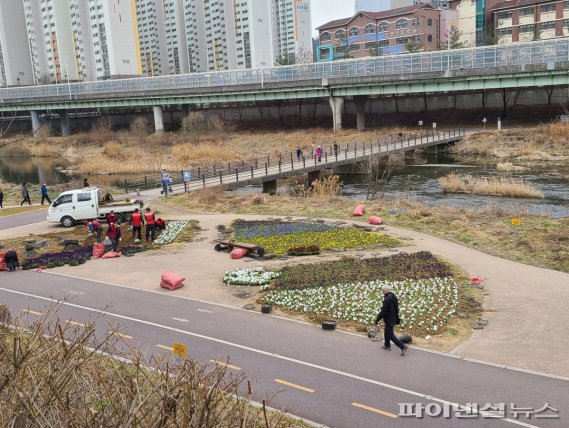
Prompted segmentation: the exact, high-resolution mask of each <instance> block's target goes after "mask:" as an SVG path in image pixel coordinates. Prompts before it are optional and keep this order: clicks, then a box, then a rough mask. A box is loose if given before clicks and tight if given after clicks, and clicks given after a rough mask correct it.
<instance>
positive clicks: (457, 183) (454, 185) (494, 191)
mask: <svg viewBox="0 0 569 428" xmlns="http://www.w3.org/2000/svg"><path fill="white" fill-rule="evenodd" d="M439 184H440V186H441V187H442V189H443V192H447V193H470V194H474V195H492V196H508V197H523V198H543V193H542V192H541V191H540V190H539V189H537V188H535V187H533V186H531V185H530V184H527V183H526V182H525V181H523V180H519V179H515V178H504V177H474V176H472V175H469V174H465V175H459V174H455V173H450V174H448V175H446V176H444V177H440V178H439Z"/></svg>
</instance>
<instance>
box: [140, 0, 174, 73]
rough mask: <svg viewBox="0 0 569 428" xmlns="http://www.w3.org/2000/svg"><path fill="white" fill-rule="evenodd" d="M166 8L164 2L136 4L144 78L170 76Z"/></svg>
mask: <svg viewBox="0 0 569 428" xmlns="http://www.w3.org/2000/svg"><path fill="white" fill-rule="evenodd" d="M165 8H166V2H165V1H164V0H138V1H137V2H136V15H137V26H138V38H139V40H140V61H141V66H142V74H143V75H144V76H160V75H163V74H169V70H168V57H167V53H166V16H165Z"/></svg>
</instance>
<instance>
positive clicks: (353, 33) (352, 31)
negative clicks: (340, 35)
mask: <svg viewBox="0 0 569 428" xmlns="http://www.w3.org/2000/svg"><path fill="white" fill-rule="evenodd" d="M348 34H349V35H350V37H354V36H357V35H358V34H360V29H359V28H358V27H352V28H350V31H349V33H348Z"/></svg>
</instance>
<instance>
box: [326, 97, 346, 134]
mask: <svg viewBox="0 0 569 428" xmlns="http://www.w3.org/2000/svg"><path fill="white" fill-rule="evenodd" d="M328 101H329V102H330V107H331V108H332V123H333V124H334V132H336V131H340V130H341V129H342V108H343V107H344V98H343V97H330V99H329V100H328Z"/></svg>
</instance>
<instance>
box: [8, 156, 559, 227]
mask: <svg viewBox="0 0 569 428" xmlns="http://www.w3.org/2000/svg"><path fill="white" fill-rule="evenodd" d="M426 162H427V163H426V164H422V165H406V166H401V167H397V168H396V169H395V170H394V171H393V172H392V174H391V176H390V178H389V180H388V182H387V183H386V184H385V186H384V188H383V195H384V196H387V197H392V198H396V197H405V198H408V199H413V200H416V201H418V202H423V203H426V204H429V205H448V206H452V207H456V208H466V209H471V210H484V209H487V208H492V207H499V208H501V209H505V210H508V211H512V212H520V211H527V212H529V213H531V214H544V215H547V216H550V217H568V216H569V166H568V165H562V164H559V163H555V162H541V163H535V162H534V163H532V164H530V165H529V166H528V167H527V169H525V170H524V171H522V172H518V173H514V174H513V175H512V176H513V177H516V178H521V179H524V180H525V181H526V182H528V183H531V184H533V185H534V186H535V187H537V188H538V189H540V190H541V191H542V192H543V194H544V196H545V197H544V198H543V199H527V198H506V197H496V196H481V195H464V194H445V193H443V192H442V190H441V188H440V186H439V183H438V181H437V179H438V178H439V177H441V176H444V175H446V174H448V173H449V172H451V171H455V172H459V173H468V174H472V175H474V176H477V177H482V176H495V175H499V174H500V173H499V172H498V171H497V170H496V168H495V163H496V161H495V160H492V161H488V163H487V164H486V165H483V164H480V163H477V162H479V161H478V160H475V159H468V158H464V157H463V158H460V159H459V158H454V157H452V156H448V155H444V156H441V155H439V156H438V157H436V158H435V157H428V158H427V159H426ZM66 166H67V164H66V162H65V161H63V160H61V159H60V158H31V157H20V158H8V157H4V158H2V157H0V175H1V176H3V177H4V179H5V180H6V181H8V182H11V183H22V182H26V183H33V184H37V183H40V182H42V181H43V180H45V181H46V182H47V183H48V185H50V184H56V183H63V182H66V181H68V180H69V177H68V176H66V175H65V174H63V173H61V172H59V171H60V170H61V169H62V168H65V167H66ZM524 166H525V165H524ZM125 178H128V176H124V175H113V176H97V177H90V178H89V180H90V182H92V184H97V185H99V186H103V187H104V186H107V185H112V184H114V185H119V186H120V183H122V182H123V180H124V179H125ZM342 180H343V182H344V186H343V188H342V194H343V195H344V196H346V197H350V198H354V199H355V198H358V199H361V198H364V197H365V195H366V193H367V185H366V183H365V178H364V177H362V176H357V175H351V176H343V177H342ZM289 187H290V186H289ZM286 190H287V186H286V185H284V186H280V191H286ZM260 191H261V190H260V186H247V187H245V188H242V189H240V190H239V193H252V192H260Z"/></svg>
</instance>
